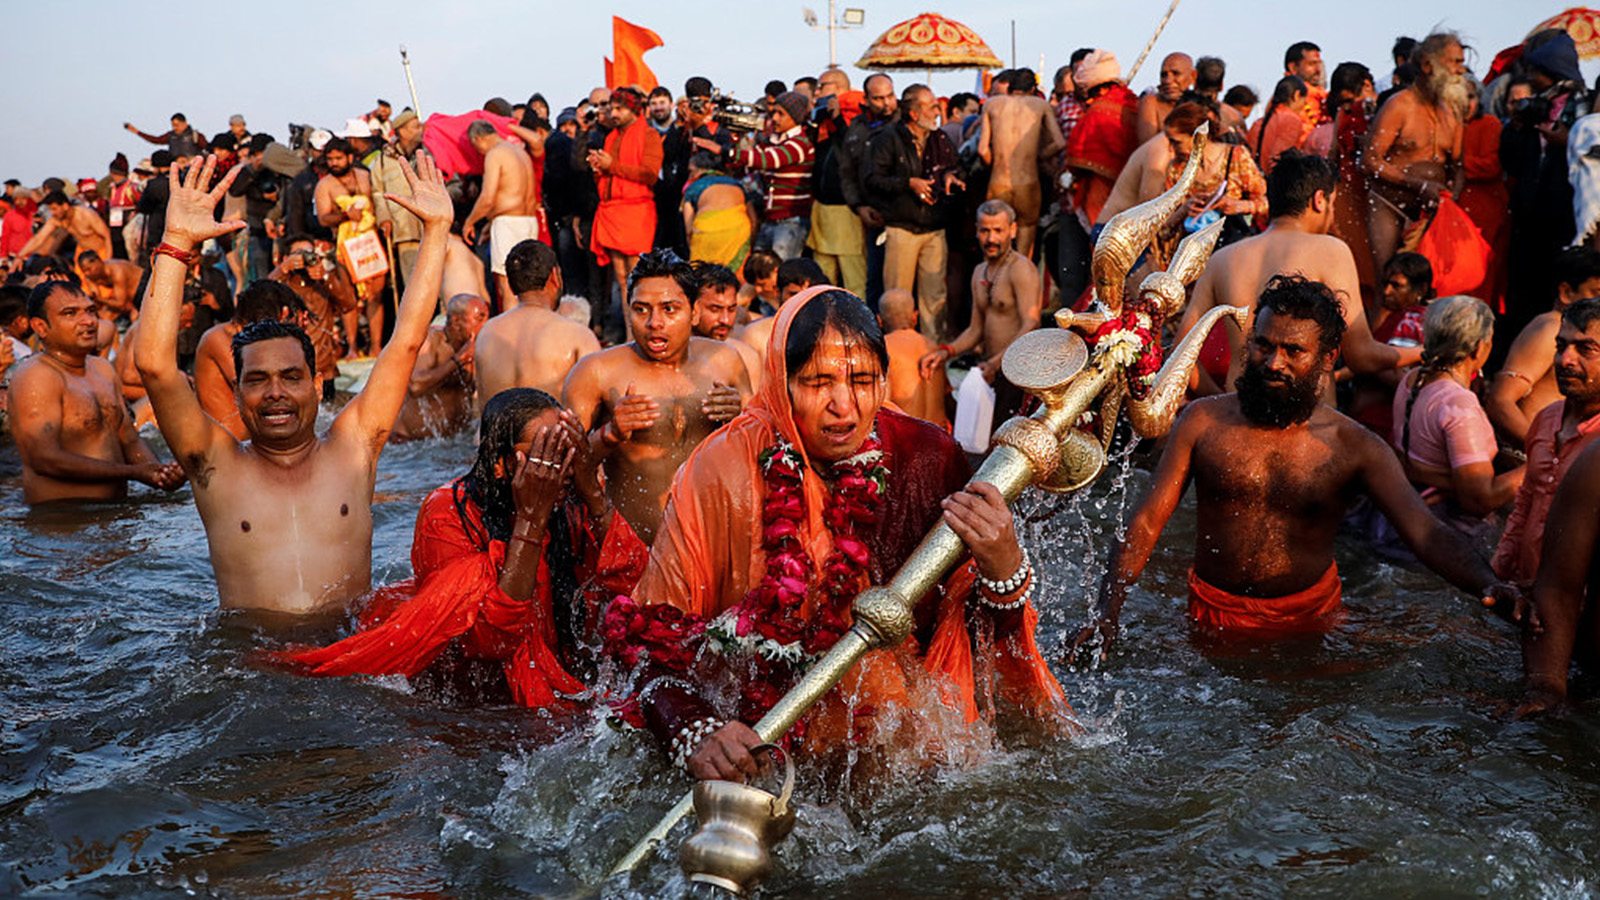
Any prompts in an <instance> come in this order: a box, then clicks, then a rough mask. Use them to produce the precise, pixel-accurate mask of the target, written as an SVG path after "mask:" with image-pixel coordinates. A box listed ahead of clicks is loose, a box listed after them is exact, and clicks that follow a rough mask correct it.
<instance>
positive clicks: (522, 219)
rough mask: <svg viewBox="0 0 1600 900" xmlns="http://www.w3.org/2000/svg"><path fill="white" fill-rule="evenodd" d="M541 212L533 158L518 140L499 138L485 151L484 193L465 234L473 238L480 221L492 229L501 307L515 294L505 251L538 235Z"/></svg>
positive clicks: (492, 260) (491, 245)
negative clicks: (506, 269)
mask: <svg viewBox="0 0 1600 900" xmlns="http://www.w3.org/2000/svg"><path fill="white" fill-rule="evenodd" d="M538 212H539V191H538V186H537V185H536V184H535V183H534V180H533V160H532V158H530V157H529V156H528V153H527V151H526V150H524V149H523V146H522V144H521V142H519V141H509V140H503V141H498V142H496V143H495V144H494V145H493V146H492V147H490V148H489V150H488V152H486V153H484V155H483V193H482V194H480V195H479V197H478V202H477V203H476V204H475V205H474V206H473V207H472V212H471V213H469V214H468V215H467V223H466V226H465V228H464V229H463V234H464V236H465V237H466V239H467V240H468V241H472V240H473V238H474V236H475V230H476V228H477V226H478V223H479V222H483V223H485V226H486V227H487V228H488V230H489V259H490V266H489V268H490V272H491V273H492V274H493V275H494V283H495V296H496V297H497V298H498V299H497V301H496V302H497V304H498V306H497V308H499V309H506V308H509V307H510V305H511V303H512V302H513V301H514V297H515V295H514V294H512V292H511V285H510V283H509V282H508V281H507V280H506V273H505V258H506V254H508V253H510V252H511V248H512V247H514V246H516V245H517V244H518V243H520V242H522V241H524V240H528V239H530V238H531V239H537V238H538V237H539V220H538V218H537V215H538Z"/></svg>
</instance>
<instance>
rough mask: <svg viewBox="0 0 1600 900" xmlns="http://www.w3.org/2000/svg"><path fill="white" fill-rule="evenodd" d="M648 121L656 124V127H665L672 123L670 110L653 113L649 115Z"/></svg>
mask: <svg viewBox="0 0 1600 900" xmlns="http://www.w3.org/2000/svg"><path fill="white" fill-rule="evenodd" d="M650 121H652V122H654V123H656V124H657V125H665V124H667V123H668V122H670V121H672V110H670V109H668V110H662V111H659V112H653V113H651V114H650Z"/></svg>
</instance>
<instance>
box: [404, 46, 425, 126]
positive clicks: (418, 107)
mask: <svg viewBox="0 0 1600 900" xmlns="http://www.w3.org/2000/svg"><path fill="white" fill-rule="evenodd" d="M400 65H401V66H402V67H403V68H404V69H405V70H406V87H408V88H410V89H411V109H412V110H413V111H415V112H416V114H417V118H419V119H421V118H425V117H424V116H423V115H422V104H421V103H420V102H418V100H417V83H416V81H414V80H412V78H411V57H409V56H407V55H406V45H405V44H401V45H400Z"/></svg>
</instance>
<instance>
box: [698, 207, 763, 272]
mask: <svg viewBox="0 0 1600 900" xmlns="http://www.w3.org/2000/svg"><path fill="white" fill-rule="evenodd" d="M749 252H750V216H749V215H748V214H747V213H746V212H745V210H744V207H742V206H730V207H728V208H727V209H713V210H710V211H709V212H697V213H695V215H694V233H693V234H691V235H689V258H690V259H698V260H701V261H703V262H711V263H716V264H717V265H720V266H727V267H728V268H730V269H732V270H734V271H735V272H737V271H739V269H740V268H742V267H743V266H744V257H745V254H747V253H749Z"/></svg>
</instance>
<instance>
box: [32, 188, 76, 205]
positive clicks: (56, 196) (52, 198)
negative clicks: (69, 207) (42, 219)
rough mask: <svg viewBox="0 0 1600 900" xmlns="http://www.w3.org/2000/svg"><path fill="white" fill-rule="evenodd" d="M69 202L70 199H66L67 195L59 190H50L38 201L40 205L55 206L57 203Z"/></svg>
mask: <svg viewBox="0 0 1600 900" xmlns="http://www.w3.org/2000/svg"><path fill="white" fill-rule="evenodd" d="M71 202H72V201H71V200H68V199H67V195H66V194H63V193H62V192H60V191H51V192H50V193H48V194H45V195H44V199H43V200H40V201H39V203H40V205H42V206H55V205H56V204H57V203H71Z"/></svg>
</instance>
